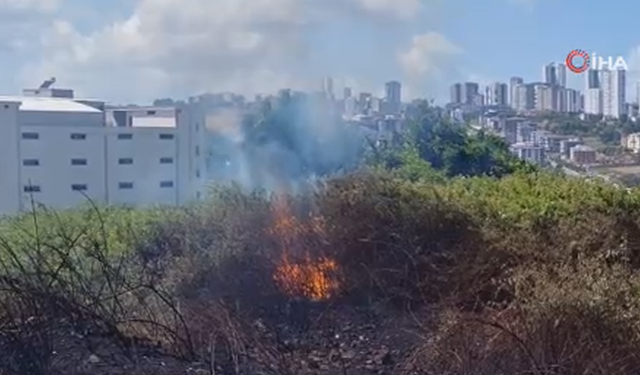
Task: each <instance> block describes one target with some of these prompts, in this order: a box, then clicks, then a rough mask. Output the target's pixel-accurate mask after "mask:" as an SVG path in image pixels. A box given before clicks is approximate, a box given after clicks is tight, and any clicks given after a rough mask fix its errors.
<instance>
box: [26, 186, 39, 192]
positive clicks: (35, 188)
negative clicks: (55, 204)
mask: <svg viewBox="0 0 640 375" xmlns="http://www.w3.org/2000/svg"><path fill="white" fill-rule="evenodd" d="M22 190H23V191H24V192H25V193H39V192H40V186H37V185H25V186H24V187H23V188H22Z"/></svg>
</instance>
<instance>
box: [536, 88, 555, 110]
mask: <svg viewBox="0 0 640 375" xmlns="http://www.w3.org/2000/svg"><path fill="white" fill-rule="evenodd" d="M534 90H535V109H536V111H542V112H547V111H557V110H558V108H557V104H558V88H557V86H555V85H552V84H547V83H537V84H535V86H534Z"/></svg>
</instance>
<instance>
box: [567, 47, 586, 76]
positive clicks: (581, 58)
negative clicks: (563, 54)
mask: <svg viewBox="0 0 640 375" xmlns="http://www.w3.org/2000/svg"><path fill="white" fill-rule="evenodd" d="M576 60H577V61H576ZM565 63H566V65H567V68H569V70H570V71H572V72H574V73H583V72H585V71H586V70H587V69H589V64H591V60H590V57H589V54H588V53H586V52H585V51H583V50H581V49H574V50H573V51H571V52H569V54H568V55H567V58H566V59H565Z"/></svg>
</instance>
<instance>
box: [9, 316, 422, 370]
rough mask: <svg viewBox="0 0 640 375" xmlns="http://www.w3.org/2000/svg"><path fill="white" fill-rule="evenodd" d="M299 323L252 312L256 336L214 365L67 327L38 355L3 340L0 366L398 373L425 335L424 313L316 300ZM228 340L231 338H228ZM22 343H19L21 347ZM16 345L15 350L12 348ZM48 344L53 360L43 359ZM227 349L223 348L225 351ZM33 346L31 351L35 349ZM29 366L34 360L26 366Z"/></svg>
mask: <svg viewBox="0 0 640 375" xmlns="http://www.w3.org/2000/svg"><path fill="white" fill-rule="evenodd" d="M307 318H308V319H306V320H305V322H304V323H302V324H300V322H299V321H296V320H295V319H294V320H291V322H290V323H287V322H280V323H276V324H273V325H271V326H270V327H269V326H268V325H267V324H265V323H264V322H263V320H262V319H261V318H258V319H255V320H254V321H253V322H252V323H251V324H250V325H247V328H248V330H249V331H251V332H247V333H249V334H252V335H254V336H255V337H256V341H254V342H252V343H249V344H245V345H244V347H242V348H238V347H236V349H235V351H234V353H228V352H227V351H226V350H225V349H223V348H222V346H223V345H222V344H220V345H219V346H220V348H219V349H216V353H217V355H216V356H215V360H214V364H213V367H214V368H215V371H214V372H212V371H211V367H212V366H211V362H210V361H207V360H206V359H209V358H210V357H209V358H207V355H203V356H201V357H200V358H199V359H200V360H199V361H198V360H186V359H184V358H182V359H181V358H178V357H176V356H172V355H168V354H167V350H163V349H161V348H160V347H159V346H158V345H151V344H149V343H141V342H137V343H135V344H133V345H129V344H131V343H128V345H127V346H126V349H125V346H124V345H123V343H122V341H120V340H116V339H115V338H114V337H110V336H109V335H104V334H103V335H97V334H91V333H89V334H85V335H82V334H79V333H78V332H77V331H75V330H73V329H71V328H69V327H66V328H59V329H57V330H56V331H57V332H56V333H55V334H53V335H52V340H51V341H52V348H51V349H52V350H50V351H48V350H46V348H40V350H41V352H40V355H39V356H38V355H37V353H36V357H37V358H31V359H29V358H27V357H25V356H24V355H23V356H21V355H20V351H18V350H15V349H17V348H16V347H15V345H14V346H7V345H9V344H10V340H8V339H7V338H6V337H5V338H4V339H3V340H2V341H3V342H2V345H3V346H4V348H5V349H14V350H13V351H9V350H2V353H3V354H2V355H1V358H2V359H1V362H0V363H1V364H2V367H3V368H6V369H12V371H6V372H3V373H2V374H16V375H18V374H19V375H21V374H26V373H29V374H36V375H37V374H77V375H80V374H83V375H84V374H87V375H89V374H97V375H101V374H105V375H106V374H113V375H116V374H123V375H124V374H127V375H134V374H167V375H173V374H211V373H216V374H236V373H241V374H353V375H358V374H392V373H393V374H398V373H402V372H403V371H400V370H401V367H404V366H405V363H406V358H407V356H408V355H409V354H410V353H411V352H412V348H413V347H414V345H415V344H416V343H417V342H418V341H421V340H420V337H419V334H420V331H421V325H422V323H423V320H421V319H420V318H418V317H417V315H415V314H401V313H399V312H395V313H389V312H382V311H380V312H375V311H373V310H372V309H366V310H365V309H360V308H355V307H344V306H343V307H339V308H338V307H332V306H324V307H322V308H313V309H312V311H310V312H309V314H308V316H307ZM225 347H227V346H225ZM18 349H19V348H18ZM11 352H13V353H14V355H8V354H7V353H11ZM47 352H50V355H51V356H50V361H49V364H48V365H45V364H44V362H45V361H46V359H47V358H46V356H47ZM223 352H224V353H223ZM32 354H33V351H32ZM29 366H32V367H31V368H29Z"/></svg>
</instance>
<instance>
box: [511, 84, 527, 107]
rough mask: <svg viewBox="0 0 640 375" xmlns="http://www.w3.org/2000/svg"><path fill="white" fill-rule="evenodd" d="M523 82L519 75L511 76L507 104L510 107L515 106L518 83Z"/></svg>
mask: <svg viewBox="0 0 640 375" xmlns="http://www.w3.org/2000/svg"><path fill="white" fill-rule="evenodd" d="M523 83H524V79H522V78H520V77H511V79H510V80H509V104H510V105H511V108H516V94H517V93H518V85H521V84H523Z"/></svg>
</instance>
